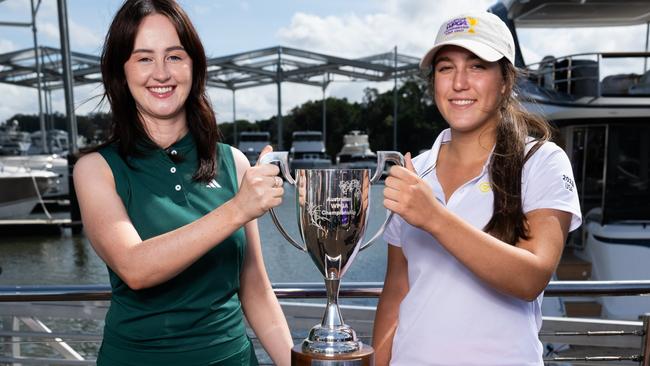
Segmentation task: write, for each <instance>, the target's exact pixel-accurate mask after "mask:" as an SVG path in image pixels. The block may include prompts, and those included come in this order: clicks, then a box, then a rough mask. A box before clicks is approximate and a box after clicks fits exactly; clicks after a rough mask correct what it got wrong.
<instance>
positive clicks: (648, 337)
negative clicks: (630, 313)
mask: <svg viewBox="0 0 650 366" xmlns="http://www.w3.org/2000/svg"><path fill="white" fill-rule="evenodd" d="M641 319H643V341H641V356H642V357H643V358H642V360H641V363H640V364H639V365H640V366H650V334H648V333H649V332H650V313H645V314H643V315H642V316H641Z"/></svg>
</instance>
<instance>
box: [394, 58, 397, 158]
mask: <svg viewBox="0 0 650 366" xmlns="http://www.w3.org/2000/svg"><path fill="white" fill-rule="evenodd" d="M394 56H395V58H394V64H393V66H394V69H393V79H394V80H395V84H394V85H393V150H394V151H397V46H395V53H394Z"/></svg>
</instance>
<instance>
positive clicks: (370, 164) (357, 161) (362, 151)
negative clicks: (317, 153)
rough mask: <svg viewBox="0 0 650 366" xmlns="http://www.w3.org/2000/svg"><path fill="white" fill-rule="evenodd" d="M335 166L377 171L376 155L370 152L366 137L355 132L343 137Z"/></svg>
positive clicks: (359, 132)
mask: <svg viewBox="0 0 650 366" xmlns="http://www.w3.org/2000/svg"><path fill="white" fill-rule="evenodd" d="M336 165H338V167H339V168H342V169H370V170H371V171H374V170H375V169H377V154H375V153H374V152H373V151H372V150H370V144H369V143H368V135H367V134H365V133H361V131H356V130H355V131H350V133H348V134H346V135H344V136H343V147H342V148H341V151H340V152H339V153H338V154H336Z"/></svg>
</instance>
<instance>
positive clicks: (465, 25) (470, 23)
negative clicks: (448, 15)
mask: <svg viewBox="0 0 650 366" xmlns="http://www.w3.org/2000/svg"><path fill="white" fill-rule="evenodd" d="M476 24H478V19H476V18H472V17H463V18H456V19H452V20H450V21H449V22H447V26H446V27H445V35H446V36H447V35H450V34H452V33H458V32H467V33H476V31H475V30H474V27H475V26H476Z"/></svg>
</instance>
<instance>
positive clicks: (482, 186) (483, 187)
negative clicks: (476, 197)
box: [478, 182, 492, 193]
mask: <svg viewBox="0 0 650 366" xmlns="http://www.w3.org/2000/svg"><path fill="white" fill-rule="evenodd" d="M478 189H479V191H481V192H482V193H487V192H489V191H490V190H491V189H492V187H491V186H490V183H488V182H483V183H481V184H479V185H478Z"/></svg>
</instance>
